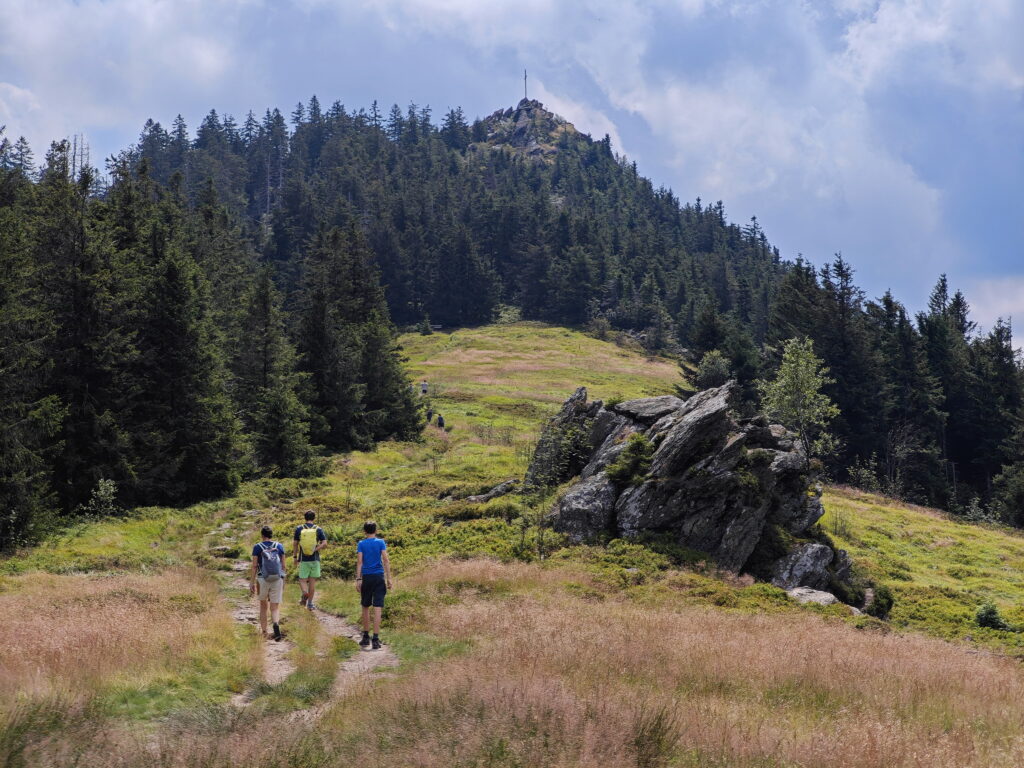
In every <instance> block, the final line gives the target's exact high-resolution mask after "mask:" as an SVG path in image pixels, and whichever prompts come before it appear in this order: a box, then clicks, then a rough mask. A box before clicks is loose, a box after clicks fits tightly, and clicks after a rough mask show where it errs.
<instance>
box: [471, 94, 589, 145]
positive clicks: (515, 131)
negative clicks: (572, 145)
mask: <svg viewBox="0 0 1024 768" xmlns="http://www.w3.org/2000/svg"><path fill="white" fill-rule="evenodd" d="M484 123H485V124H486V126H487V141H488V143H489V144H491V145H494V146H504V147H507V148H509V149H511V150H513V151H514V152H516V153H518V154H523V155H526V156H529V157H535V158H545V157H550V156H552V155H554V154H555V153H556V152H557V144H558V142H559V141H561V140H563V139H566V138H575V137H579V136H580V134H579V132H578V131H577V130H576V128H575V127H574V126H573V124H572V123H570V122H568V121H566V120H564V119H563V118H561V117H559V116H558V115H556V114H554V113H553V112H550V111H548V110H547V109H545V108H544V105H543V104H541V103H540V102H539V101H537V100H535V99H523V100H521V101H520V102H519V104H517V105H516V106H515V108H511V107H510V108H508V109H504V110H502V109H499V110H498V111H497V112H495V113H494V114H492V115H490V116H489V117H487V118H486V119H485V120H484Z"/></svg>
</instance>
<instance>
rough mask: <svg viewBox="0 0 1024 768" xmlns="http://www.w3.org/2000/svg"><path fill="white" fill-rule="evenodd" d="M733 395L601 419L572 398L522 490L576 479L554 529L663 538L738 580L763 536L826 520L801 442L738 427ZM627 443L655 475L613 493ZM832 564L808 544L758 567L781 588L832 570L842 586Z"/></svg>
mask: <svg viewBox="0 0 1024 768" xmlns="http://www.w3.org/2000/svg"><path fill="white" fill-rule="evenodd" d="M735 391H736V388H735V384H734V383H732V382H730V383H728V384H726V385H724V386H722V387H718V388H716V389H709V390H705V391H703V392H698V393H697V394H695V395H694V396H693V397H691V398H689V399H688V400H685V401H683V400H680V399H679V398H676V397H672V396H664V397H657V398H647V399H645V400H632V401H628V402H626V403H618V404H616V405H614V406H612V407H610V408H604V407H603V406H602V404H601V403H599V402H598V403H588V402H587V400H586V391H585V390H582V389H581V390H577V392H576V393H574V394H573V396H572V397H570V398H569V400H567V401H566V403H565V405H564V406H563V407H562V410H561V412H560V413H559V414H558V416H556V417H555V418H554V419H552V420H551V422H550V423H549V425H548V427H547V428H546V429H545V431H544V434H543V435H542V437H541V440H540V443H539V445H538V449H537V453H536V455H535V458H534V462H533V464H531V467H530V470H529V472H528V473H527V483H530V482H531V479H532V481H533V482H534V483H535V484H536V485H539V486H541V487H543V486H545V485H546V486H551V485H554V484H557V483H561V482H565V481H566V480H568V479H570V478H571V477H575V476H579V477H580V482H579V483H577V484H576V485H575V486H573V487H572V488H570V489H569V491H568V492H567V493H566V494H565V495H564V496H563V497H562V499H561V500H560V501H559V502H558V503H557V504H556V506H555V509H554V510H553V512H554V525H555V529H556V530H558V531H561V532H564V533H566V534H568V535H569V537H570V538H571V539H572V540H574V541H584V540H587V539H589V538H593V537H595V536H598V535H600V534H604V533H612V534H614V535H618V536H625V537H634V536H638V535H641V534H644V533H648V532H652V533H662V534H669V535H670V536H672V537H673V538H674V539H675V540H676V541H677V542H678V543H679V544H681V545H683V546H686V547H689V548H691V549H696V550H700V551H702V552H707V553H708V554H709V555H710V556H711V557H712V558H713V559H714V560H715V561H717V562H718V564H719V565H721V566H722V567H724V568H728V569H731V570H742V569H743V568H744V567H746V566H747V565H748V562H754V558H753V556H754V554H755V553H756V552H758V551H759V550H758V545H759V544H761V543H762V541H763V540H765V532H766V531H770V529H771V528H772V527H774V528H776V529H779V530H783V531H786V532H788V534H791V535H793V536H797V537H799V536H801V535H804V534H806V533H807V531H808V529H809V528H810V527H811V526H812V525H814V523H815V522H817V520H818V519H819V518H820V517H821V515H822V512H823V510H822V507H821V501H820V493H821V492H820V488H816V487H809V485H808V478H807V475H806V471H807V463H806V461H805V459H804V456H803V453H802V452H801V451H800V449H799V447H798V446H797V445H796V441H794V440H793V438H792V436H791V435H790V434H789V433H788V432H786V431H785V430H783V429H782V428H781V427H778V425H773V424H770V423H769V421H768V420H767V419H766V418H765V417H763V416H758V417H755V418H752V419H745V420H743V421H742V422H740V421H737V419H736V418H735V416H734V415H733V413H732V411H731V408H730V406H731V400H732V398H733V395H734V393H735ZM633 433H639V434H642V435H643V436H644V437H645V438H647V440H648V441H649V444H650V445H651V450H652V455H651V462H650V469H649V471H648V473H647V474H646V475H645V476H644V477H641V478H635V482H633V483H632V484H625V483H623V484H622V485H616V484H615V483H613V482H612V481H611V480H610V479H609V477H608V475H607V473H606V470H607V469H608V467H609V466H610V465H612V464H614V463H615V461H616V459H618V457H619V455H620V454H621V452H622V451H623V449H624V448H625V446H626V444H627V441H628V438H629V436H630V435H631V434H633ZM581 454H582V455H581ZM554 467H557V468H560V469H559V471H552V468H554ZM777 539H778V537H775V539H773V540H777ZM766 546H767V545H766ZM761 551H771V550H769V549H764V550H761ZM759 557H762V558H763V556H759ZM834 557H835V555H834V553H833V551H832V550H831V549H830V548H829V547H827V546H825V545H822V544H813V543H812V544H803V545H800V546H798V547H797V548H795V549H794V550H793V552H791V553H790V554H788V555H787V556H786V557H784V558H781V559H780V560H778V561H776V562H774V563H771V562H770V561H768V562H765V560H764V559H761V560H758V561H757V562H759V563H763V565H759V566H757V567H758V568H759V569H760V570H759V571H758V572H759V573H760V572H762V571H764V570H765V569H768V568H769V567H771V573H770V578H772V580H773V582H774V583H777V584H780V585H781V586H783V587H785V588H793V587H811V588H814V589H821V588H823V587H826V586H827V585H828V580H829V568H830V567H832V569H833V571H836V572H837V573H839V575H841V576H842V575H845V576H846V577H848V576H849V566H848V560H843V559H842V558H839V559H836V560H835V561H834ZM844 564H845V565H844ZM844 568H845V570H844ZM764 575H765V577H766V578H767V577H769V574H767V573H764Z"/></svg>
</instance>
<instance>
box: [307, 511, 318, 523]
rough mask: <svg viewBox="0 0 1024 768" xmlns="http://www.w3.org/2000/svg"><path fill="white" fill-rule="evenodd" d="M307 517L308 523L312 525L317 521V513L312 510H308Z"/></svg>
mask: <svg viewBox="0 0 1024 768" xmlns="http://www.w3.org/2000/svg"><path fill="white" fill-rule="evenodd" d="M305 517H306V522H307V523H312V522H313V521H314V520H316V512H314V511H313V510H312V509H310V510H307V511H306V515H305Z"/></svg>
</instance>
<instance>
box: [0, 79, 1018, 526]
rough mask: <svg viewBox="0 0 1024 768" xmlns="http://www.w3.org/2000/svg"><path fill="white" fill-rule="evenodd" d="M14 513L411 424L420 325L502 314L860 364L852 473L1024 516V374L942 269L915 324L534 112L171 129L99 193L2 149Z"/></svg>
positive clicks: (284, 458) (836, 271) (215, 478)
mask: <svg viewBox="0 0 1024 768" xmlns="http://www.w3.org/2000/svg"><path fill="white" fill-rule="evenodd" d="M0 162H2V164H3V171H2V172H0V173H2V177H0V260H2V263H0V270H2V286H0V292H2V293H0V308H2V310H3V313H2V319H0V324H2V325H3V326H4V327H3V328H2V329H0V331H2V334H0V339H2V342H0V343H2V345H3V346H2V349H0V355H2V362H0V395H2V396H3V405H2V406H0V407H2V408H3V411H2V413H0V422H2V423H0V428H2V429H3V433H4V437H3V441H4V445H3V457H2V466H0V483H2V486H0V504H2V505H3V509H4V510H5V512H4V514H5V515H6V517H5V519H4V523H3V526H4V535H5V538H10V537H11V536H17V535H20V534H21V532H24V531H26V530H27V529H28V528H29V527H30V523H31V521H32V520H35V519H37V518H38V519H42V517H44V516H45V515H44V513H45V512H46V510H54V509H55V510H59V511H63V512H64V513H71V512H74V511H75V510H78V509H80V508H81V507H82V505H88V504H90V503H91V502H90V499H93V498H94V497H95V496H96V490H97V488H98V487H99V483H100V480H112V481H114V482H115V483H116V488H117V498H116V503H118V504H133V503H146V502H161V503H163V502H171V503H177V502H183V501H188V500H191V499H194V498H198V497H201V496H209V495H213V494H217V493H221V492H223V491H225V490H227V489H229V488H230V487H232V485H233V484H234V483H236V482H237V480H238V478H240V477H242V476H245V475H246V474H252V473H258V472H266V471H275V472H279V473H282V474H296V473H304V472H311V471H315V470H316V463H317V462H316V456H317V454H318V453H320V452H321V451H320V450H319V449H320V448H323V449H325V450H343V449H349V448H361V447H368V446H370V445H372V443H373V442H374V441H375V440H379V439H382V438H386V437H390V436H399V437H408V436H411V435H414V434H415V433H416V430H417V426H418V424H417V423H418V421H419V419H418V416H417V414H416V408H415V404H414V403H413V401H412V398H411V397H410V393H409V391H408V384H407V382H406V381H405V380H404V378H403V377H402V375H401V371H400V370H399V367H398V354H399V353H398V352H397V351H396V349H395V346H394V327H393V325H392V322H394V323H396V324H399V325H419V326H421V327H424V328H425V327H427V326H429V325H430V324H440V325H442V326H459V325H472V324H480V323H486V322H489V321H491V320H492V319H494V318H495V317H496V316H497V315H499V314H500V315H503V316H508V315H509V314H512V315H515V314H519V315H521V316H522V317H524V318H527V319H539V320H546V321H549V322H553V323H563V324H569V325H580V326H583V325H586V326H588V327H589V328H590V329H591V330H592V331H593V332H595V333H597V334H605V333H607V332H610V331H614V330H620V331H630V332H633V333H634V335H635V336H637V337H638V338H641V339H642V341H643V343H644V344H646V345H647V346H648V347H649V348H652V349H659V348H665V349H679V348H685V349H686V350H687V351H688V352H687V354H689V355H690V356H691V357H692V359H693V360H694V362H697V363H700V362H702V361H703V360H704V359H705V358H706V357H707V355H708V353H710V352H715V351H717V352H719V353H720V356H717V355H716V356H712V357H711V358H710V359H715V358H716V357H719V358H720V359H721V360H722V361H723V362H724V366H725V373H727V374H728V375H731V376H735V377H736V378H738V379H739V380H740V381H741V383H742V384H744V385H745V386H744V390H745V392H746V394H747V396H748V398H749V399H750V400H753V399H755V398H756V390H755V388H754V386H753V382H754V381H755V380H756V379H758V378H759V377H762V376H766V375H770V374H771V372H772V370H773V368H774V366H775V365H776V364H777V362H778V351H777V350H778V349H779V347H780V344H781V342H782V341H784V340H785V339H788V338H791V337H794V336H806V337H808V338H810V339H812V340H813V342H814V348H815V352H816V353H817V354H818V355H819V356H820V357H821V358H822V359H823V360H824V361H825V364H826V365H827V366H828V367H829V369H830V376H831V377H832V379H834V383H832V384H831V385H830V386H829V387H828V394H829V395H830V396H831V397H832V398H833V399H834V401H835V402H836V404H837V405H838V406H839V408H840V410H841V416H840V417H839V419H838V421H837V422H836V424H835V425H834V430H833V431H834V432H835V433H836V436H837V437H838V448H837V450H836V451H835V452H834V454H833V455H832V456H831V457H829V458H827V459H826V461H827V465H828V469H829V471H830V472H831V474H832V476H833V477H834V478H836V479H839V480H851V479H852V480H853V481H855V482H857V483H858V484H860V485H866V486H871V487H876V488H879V489H882V490H885V491H886V492H889V493H891V494H894V495H897V496H900V497H902V498H906V499H910V500H915V501H922V502H928V503H933V504H938V505H941V506H945V507H947V508H950V509H953V510H955V511H960V512H965V513H969V514H971V515H974V516H984V515H990V514H992V515H994V514H999V515H1001V516H1003V517H1004V518H1005V519H1009V520H1012V521H1014V522H1017V523H1022V522H1024V461H1022V459H1024V426H1022V424H1024V419H1022V416H1024V375H1022V366H1021V361H1020V360H1019V359H1018V358H1017V357H1016V356H1015V353H1014V351H1013V347H1012V340H1011V334H1010V328H1009V325H1008V324H1007V323H1002V322H1001V323H998V324H997V325H996V326H995V327H994V328H992V329H991V330H989V331H987V332H986V333H979V332H978V330H977V327H976V326H975V325H974V323H973V322H972V321H971V320H970V316H969V306H968V303H967V300H966V298H965V297H964V296H963V294H961V293H960V292H957V291H952V290H951V289H950V287H949V286H947V284H946V281H945V278H942V279H940V280H939V282H938V284H937V285H936V287H935V290H934V292H933V295H932V299H931V301H930V302H929V305H928V307H927V309H926V310H925V311H923V312H921V313H918V314H917V315H916V316H912V315H911V314H910V313H909V312H908V311H907V310H906V309H905V308H904V307H903V306H902V305H901V304H900V303H899V302H898V300H897V299H896V298H895V297H892V296H890V295H886V296H884V297H881V298H878V299H870V300H869V299H868V298H867V297H865V295H864V294H863V292H862V291H861V290H860V289H858V288H857V286H856V284H855V282H854V278H853V270H852V268H851V266H850V264H849V263H847V262H846V261H845V260H843V259H842V258H841V257H836V258H835V260H834V261H833V262H832V263H830V264H829V265H828V266H826V267H824V268H821V269H818V268H815V267H813V266H812V265H811V264H809V263H808V262H805V261H803V260H800V259H798V260H797V261H796V263H789V262H783V261H782V260H781V259H780V257H779V253H778V251H777V250H776V249H774V248H773V247H772V246H771V245H770V243H769V242H768V239H767V237H766V236H765V233H764V232H763V231H762V230H761V228H760V227H759V225H758V223H757V221H756V220H752V221H751V222H750V223H749V224H747V225H744V226H738V225H736V224H733V223H730V222H729V221H728V220H727V217H726V214H725V208H724V205H723V204H722V203H721V202H718V203H715V204H712V205H707V204H705V203H704V202H703V201H701V200H700V199H697V200H696V201H694V202H693V203H685V204H683V203H681V202H680V200H679V199H677V198H676V197H675V196H674V195H673V193H672V192H671V191H669V190H667V189H664V188H655V187H654V185H652V184H651V182H650V181H649V180H647V179H645V178H643V177H642V176H640V175H639V173H638V171H637V169H636V167H635V165H634V164H631V163H629V162H628V161H627V160H625V159H624V158H621V157H618V156H616V155H615V154H614V152H613V150H612V147H611V143H610V141H609V140H608V138H607V137H605V138H604V139H601V140H593V139H591V138H590V137H589V136H586V135H584V134H581V133H579V132H578V131H576V130H575V129H574V128H573V127H572V126H571V124H568V123H566V122H565V121H563V120H561V119H559V118H556V117H555V116H554V115H552V114H551V113H549V112H547V111H546V110H544V109H543V107H542V106H541V105H540V104H539V103H537V102H531V101H526V100H524V101H523V102H521V103H520V104H519V105H518V107H516V108H515V109H508V110H504V111H498V112H496V113H494V114H493V115H491V116H489V117H487V118H484V119H478V120H475V121H473V122H470V121H468V120H467V119H466V118H465V116H464V115H463V113H462V111H461V110H460V109H453V110H449V111H448V112H447V113H446V114H445V115H444V116H443V118H442V119H441V120H440V122H439V123H436V122H435V121H434V119H433V116H432V113H431V111H430V110H429V109H428V108H418V107H416V106H415V105H411V106H410V107H408V108H407V109H405V110H403V109H400V108H398V107H397V106H396V107H393V108H392V109H391V110H390V112H389V113H388V114H386V115H385V114H383V113H382V112H381V111H380V110H379V109H378V108H377V105H376V104H374V105H372V106H371V107H370V108H369V109H358V110H348V109H346V108H345V107H344V106H342V105H341V104H339V103H335V104H334V105H332V106H331V107H329V108H327V109H323V108H322V107H321V105H320V104H319V102H318V100H317V99H316V98H315V97H314V98H313V99H311V100H310V102H309V103H308V104H300V105H298V106H297V107H296V108H295V110H294V111H293V112H292V113H291V115H290V118H287V119H286V118H285V116H284V115H283V114H282V113H281V112H280V111H278V110H268V111H267V112H266V113H265V114H264V115H263V116H262V117H261V118H257V116H255V115H254V114H252V113H250V114H249V115H248V116H247V117H246V118H245V120H243V121H242V122H241V123H238V122H236V121H235V120H234V119H233V118H231V117H229V116H220V115H218V114H217V113H216V112H213V111H211V112H210V113H209V114H208V115H207V117H206V118H205V119H204V120H203V121H202V123H201V124H200V125H199V126H198V128H197V130H196V132H195V135H194V136H193V135H192V134H191V133H190V131H189V130H188V127H187V126H186V124H185V122H184V121H183V120H182V119H181V118H180V117H179V118H177V119H176V120H175V121H174V122H173V124H172V126H171V127H170V129H169V130H168V129H165V128H164V127H163V126H161V125H160V124H159V123H156V122H153V121H149V122H147V123H146V125H145V127H144V128H143V131H142V134H141V136H140V139H139V142H138V143H137V145H136V146H134V147H132V148H130V149H128V150H126V151H125V152H124V153H122V154H121V155H119V156H118V157H117V158H113V159H112V160H111V162H110V165H109V168H108V173H109V179H108V180H107V182H106V183H105V184H102V185H101V184H99V183H98V182H97V180H96V175H95V173H94V172H93V171H91V170H90V169H88V168H84V169H82V168H78V167H77V164H76V160H75V154H74V152H72V151H71V150H70V148H69V147H68V145H67V144H66V143H63V144H56V145H54V147H53V148H52V149H51V151H50V152H49V153H48V155H47V157H46V159H45V160H44V161H43V162H42V163H41V164H40V168H39V169H38V170H37V169H36V168H35V167H34V164H33V159H32V156H31V152H30V150H29V148H28V147H27V145H26V144H25V143H24V142H17V143H14V144H12V143H9V142H6V141H5V143H4V145H3V150H2V152H0Z"/></svg>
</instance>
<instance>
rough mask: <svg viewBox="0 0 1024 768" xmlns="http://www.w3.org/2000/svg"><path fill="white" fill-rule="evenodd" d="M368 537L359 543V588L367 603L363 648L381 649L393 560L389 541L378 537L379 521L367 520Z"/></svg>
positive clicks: (365, 524) (364, 527)
mask: <svg viewBox="0 0 1024 768" xmlns="http://www.w3.org/2000/svg"><path fill="white" fill-rule="evenodd" d="M363 533H365V534H366V538H364V539H363V540H362V541H360V542H359V544H358V546H357V547H356V553H357V554H356V591H358V592H359V596H360V598H361V603H362V606H363V638H362V640H360V641H359V645H361V646H362V647H363V648H365V647H366V646H368V645H370V644H371V643H372V644H373V650H375V651H376V650H379V649H380V614H381V610H382V609H383V608H384V595H386V594H387V591H388V590H389V589H391V561H390V560H389V559H388V552H387V544H385V543H384V539H379V538H377V524H376V523H375V522H373V520H367V521H366V522H365V523H364V524H363ZM370 608H373V638H372V639H371V638H370Z"/></svg>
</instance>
